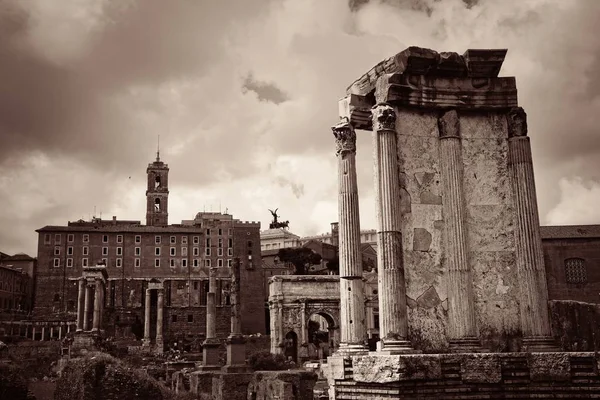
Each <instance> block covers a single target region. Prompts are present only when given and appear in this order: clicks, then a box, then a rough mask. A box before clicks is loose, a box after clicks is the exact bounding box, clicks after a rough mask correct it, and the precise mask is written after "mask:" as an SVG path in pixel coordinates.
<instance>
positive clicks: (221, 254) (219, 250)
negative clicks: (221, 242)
mask: <svg viewBox="0 0 600 400" xmlns="http://www.w3.org/2000/svg"><path fill="white" fill-rule="evenodd" d="M217 250H218V251H217V255H218V256H219V257H222V256H223V249H221V248H218V249H217Z"/></svg>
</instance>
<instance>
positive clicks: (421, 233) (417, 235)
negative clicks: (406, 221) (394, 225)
mask: <svg viewBox="0 0 600 400" xmlns="http://www.w3.org/2000/svg"><path fill="white" fill-rule="evenodd" d="M430 246H431V233H429V232H428V231H427V229H423V228H415V230H414V237H413V250H415V251H429V247H430Z"/></svg>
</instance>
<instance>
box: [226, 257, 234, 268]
mask: <svg viewBox="0 0 600 400" xmlns="http://www.w3.org/2000/svg"><path fill="white" fill-rule="evenodd" d="M232 261H233V260H232V259H231V258H230V259H228V260H227V266H228V267H233V262H232Z"/></svg>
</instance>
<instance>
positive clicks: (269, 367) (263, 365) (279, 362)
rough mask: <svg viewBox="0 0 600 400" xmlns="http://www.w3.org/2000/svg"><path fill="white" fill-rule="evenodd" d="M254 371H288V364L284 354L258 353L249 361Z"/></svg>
mask: <svg viewBox="0 0 600 400" xmlns="http://www.w3.org/2000/svg"><path fill="white" fill-rule="evenodd" d="M248 362H249V364H250V367H252V369H253V370H254V371H281V370H285V369H288V364H287V362H286V359H285V357H284V356H283V355H282V354H271V352H269V351H264V350H263V351H257V352H255V353H253V354H252V355H251V356H250V359H249V360H248Z"/></svg>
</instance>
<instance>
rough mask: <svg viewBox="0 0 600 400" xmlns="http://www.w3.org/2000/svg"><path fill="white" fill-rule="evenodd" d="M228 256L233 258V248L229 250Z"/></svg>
mask: <svg viewBox="0 0 600 400" xmlns="http://www.w3.org/2000/svg"><path fill="white" fill-rule="evenodd" d="M227 255H228V256H229V257H231V256H233V249H232V248H231V247H230V248H228V249H227Z"/></svg>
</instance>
